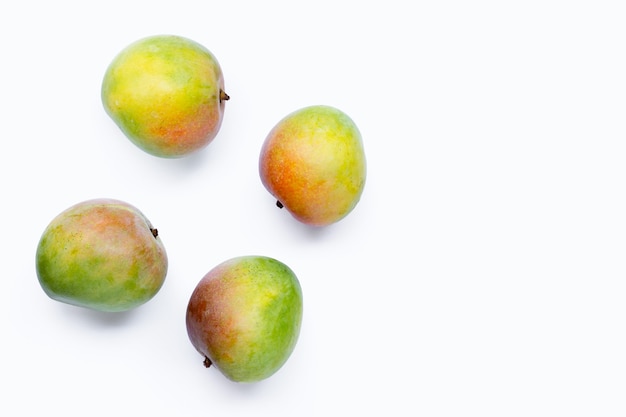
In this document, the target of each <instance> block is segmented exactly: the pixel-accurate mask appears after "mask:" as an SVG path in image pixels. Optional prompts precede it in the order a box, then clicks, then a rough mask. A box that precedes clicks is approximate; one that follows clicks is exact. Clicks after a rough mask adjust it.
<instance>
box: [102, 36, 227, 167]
mask: <svg viewBox="0 0 626 417" xmlns="http://www.w3.org/2000/svg"><path fill="white" fill-rule="evenodd" d="M101 98H102V103H103V106H104V109H105V111H106V113H107V114H108V115H109V116H110V117H111V119H112V120H113V121H114V122H115V123H116V124H117V126H118V127H119V128H120V129H121V130H122V131H123V132H124V134H125V135H126V136H127V137H128V138H129V139H130V140H131V141H132V142H133V143H134V144H135V145H137V146H138V147H139V148H141V149H143V150H144V151H146V152H148V153H150V154H152V155H155V156H158V157H163V158H179V157H183V156H187V155H190V154H192V153H195V152H197V151H199V150H200V149H203V148H204V147H206V146H207V145H208V144H209V143H211V142H212V141H213V139H214V138H215V137H216V135H217V133H218V132H219V130H220V127H221V124H222V119H223V117H224V108H225V102H226V101H227V100H228V99H229V98H230V97H229V95H228V94H226V92H225V91H224V76H223V73H222V69H221V67H220V65H219V63H218V61H217V59H216V58H215V56H214V55H213V54H212V53H211V52H210V51H209V50H208V49H207V48H206V47H204V46H203V45H201V44H199V43H197V42H195V41H193V40H191V39H187V38H184V37H181V36H175V35H155V36H150V37H146V38H143V39H139V40H137V41H135V42H133V43H132V44H130V45H128V46H127V47H126V48H124V49H123V50H122V51H121V52H120V53H119V54H118V55H117V56H116V57H115V58H114V59H113V61H112V62H111V63H110V64H109V66H108V68H107V69H106V72H105V74H104V78H103V81H102V87H101Z"/></svg>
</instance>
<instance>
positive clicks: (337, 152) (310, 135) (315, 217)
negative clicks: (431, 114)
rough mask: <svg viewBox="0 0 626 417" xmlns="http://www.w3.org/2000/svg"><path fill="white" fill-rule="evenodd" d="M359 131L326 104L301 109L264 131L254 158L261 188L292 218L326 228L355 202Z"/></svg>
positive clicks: (359, 179) (360, 184)
mask: <svg viewBox="0 0 626 417" xmlns="http://www.w3.org/2000/svg"><path fill="white" fill-rule="evenodd" d="M366 171H367V167H366V158H365V150H364V147H363V141H362V138H361V133H360V132H359V130H358V128H357V126H356V124H355V123H354V121H353V120H352V119H350V117H348V115H346V114H345V113H344V112H342V111H341V110H339V109H336V108H334V107H330V106H323V105H315V106H309V107H305V108H302V109H299V110H296V111H295V112H293V113H291V114H289V115H287V116H286V117H284V118H283V119H282V120H280V121H279V122H278V123H277V124H276V125H275V126H274V127H273V128H272V130H271V131H270V132H269V134H268V135H267V137H266V138H265V141H264V142H263V146H262V148H261V154H260V157H259V175H260V177H261V182H262V183H263V185H264V186H265V188H266V189H267V190H268V191H269V192H270V193H271V194H272V195H273V196H274V197H276V199H277V200H278V201H277V205H278V206H279V207H281V208H282V207H284V208H286V209H287V210H288V211H289V212H290V213H291V214H292V215H293V217H295V218H296V219H297V220H298V221H300V222H302V223H304V224H307V225H311V226H316V227H320V226H327V225H330V224H332V223H336V222H338V221H339V220H341V219H342V218H344V217H345V216H347V215H348V214H349V213H350V212H351V211H352V210H353V209H354V208H355V206H356V205H357V203H358V202H359V200H360V198H361V195H362V193H363V189H364V187H365V180H366V173H367V172H366Z"/></svg>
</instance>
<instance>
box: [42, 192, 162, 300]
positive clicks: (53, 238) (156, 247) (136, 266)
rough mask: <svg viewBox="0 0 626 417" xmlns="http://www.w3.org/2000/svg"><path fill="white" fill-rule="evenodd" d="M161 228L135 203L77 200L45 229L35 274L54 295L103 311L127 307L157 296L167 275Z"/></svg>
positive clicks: (47, 292)
mask: <svg viewBox="0 0 626 417" xmlns="http://www.w3.org/2000/svg"><path fill="white" fill-rule="evenodd" d="M167 267H168V260H167V254H166V252H165V248H164V246H163V243H162V242H161V239H160V237H159V236H158V231H157V229H156V228H154V227H153V226H152V225H151V223H150V222H149V221H148V219H147V218H146V217H145V216H144V215H143V214H142V213H141V212H140V211H139V210H138V209H137V208H136V207H134V206H132V205H130V204H128V203H126V202H123V201H119V200H114V199H94V200H87V201H83V202H81V203H78V204H76V205H74V206H72V207H70V208H68V209H66V210H65V211H63V212H62V213H60V214H59V215H57V216H56V217H55V218H54V219H53V220H52V221H51V222H50V223H49V224H48V226H47V227H46V229H45V230H44V232H43V234H42V236H41V238H40V240H39V243H38V245H37V252H36V272H37V277H38V279H39V283H40V284H41V287H42V289H43V290H44V291H45V293H46V294H47V295H48V296H49V297H50V298H52V299H54V300H57V301H60V302H63V303H67V304H72V305H76V306H80V307H85V308H90V309H93V310H99V311H109V312H115V311H125V310H130V309H133V308H135V307H138V306H139V305H141V304H144V303H145V302H147V301H148V300H150V299H151V298H152V297H154V296H155V295H156V294H157V292H158V291H159V290H160V288H161V286H162V285H163V283H164V281H165V277H166V274H167Z"/></svg>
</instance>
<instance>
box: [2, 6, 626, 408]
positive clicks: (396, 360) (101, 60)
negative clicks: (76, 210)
mask: <svg viewBox="0 0 626 417" xmlns="http://www.w3.org/2000/svg"><path fill="white" fill-rule="evenodd" d="M623 4H624V3H623V2H622V1H617V0H616V1H603V0H594V1H582V0H581V1H565V0H563V1H557V0H541V1H534V0H526V1H496V0H493V1H487V0H478V1H452V0H440V1H417V2H409V1H396V0H387V1H383V2H358V1H338V0H333V1H329V0H317V1H314V2H293V1H276V0H266V1H262V2H256V1H225V0H222V1H195V2H193V1H186V0H176V1H157V0H152V1H132V0H124V1H107V2H95V3H94V2H78V1H75V2H73V1H64V0H58V1H53V2H49V1H42V0H40V1H27V0H25V1H20V2H10V3H9V2H5V3H3V5H2V6H1V7H0V35H1V36H0V39H1V41H0V42H1V43H2V44H1V50H0V53H1V56H2V59H1V64H0V115H1V118H2V119H1V120H2V123H1V130H0V132H1V141H2V142H1V145H0V149H1V152H0V155H1V156H0V157H1V158H2V161H1V162H0V170H1V171H0V174H1V175H0V179H1V181H2V203H1V207H0V210H1V214H0V219H2V226H1V227H2V229H1V230H2V238H1V239H0V245H2V246H1V247H0V254H1V255H0V256H1V259H2V262H1V264H2V274H1V278H0V297H2V298H1V302H0V305H1V308H2V311H1V315H0V320H1V322H0V326H1V327H0V328H1V329H2V343H1V345H0V349H1V351H0V353H1V354H0V358H1V360H2V362H1V363H0V379H1V382H2V394H1V400H0V415H3V416H5V415H7V416H8V415H12V416H26V415H40V413H42V412H46V414H48V413H53V415H64V416H84V415H92V416H110V415H120V416H132V415H142V416H144V415H155V414H156V413H159V414H158V415H166V414H167V415H176V416H192V415H193V416H195V415H215V416H218V415H219V416H251V415H255V416H312V415H320V416H322V415H324V416H328V415H332V416H335V415H337V416H340V415H348V416H353V415H354V416H356V415H363V414H365V413H368V414H367V415H388V416H469V415H471V416H481V417H484V416H551V417H552V416H604V417H606V416H618V415H619V416H623V415H625V414H626V397H625V396H624V393H625V391H626V336H625V335H626V283H625V279H626V263H625V260H626V143H625V137H626V124H625V121H626V81H625V80H626V58H625V57H626V25H625V24H624V22H625V21H626V9H625V6H623ZM160 33H170V34H177V35H182V36H187V37H189V38H192V39H194V40H196V41H198V42H199V43H202V44H203V45H205V46H206V47H207V48H208V49H210V50H211V51H212V52H213V53H214V55H215V56H216V57H217V58H218V60H219V62H220V64H221V66H222V69H223V71H224V74H225V80H226V91H227V93H228V94H229V95H230V96H231V100H230V101H229V102H228V103H227V106H226V113H225V118H224V122H223V125H222V129H221V131H220V133H219V134H218V136H217V138H216V139H215V140H214V142H213V143H212V144H211V145H210V146H209V147H208V148H205V150H203V151H202V152H201V153H199V154H197V155H194V156H192V157H188V158H183V159H177V160H166V159H159V158H156V157H153V156H150V155H148V154H146V153H143V152H142V151H140V150H139V149H138V148H136V147H135V146H134V145H133V144H132V143H131V142H130V141H128V140H127V139H126V138H125V137H124V136H123V135H122V133H121V131H120V130H119V129H118V128H117V127H116V126H115V125H114V124H113V122H112V121H111V120H110V119H109V118H108V116H107V115H106V114H105V112H104V110H103V107H102V104H101V101H100V85H101V81H102V76H103V74H104V71H105V69H106V67H107V65H108V64H109V62H110V61H111V60H112V59H113V57H114V56H115V55H116V54H117V52H119V51H120V50H121V49H122V48H123V47H125V46H126V45H127V44H129V43H130V42H133V41H135V40H137V39H138V38H141V37H144V36H148V35H153V34H160ZM310 104H328V105H333V106H335V107H338V108H340V109H342V110H343V111H345V112H346V113H347V114H348V115H350V116H351V117H352V118H353V120H354V121H355V122H356V123H357V125H358V126H359V128H360V130H361V133H362V135H363V140H364V144H365V149H366V154H367V160H368V177H367V183H366V186H365V191H364V193H363V196H362V199H361V201H360V203H359V204H358V205H357V207H356V209H355V210H354V211H353V212H352V213H351V214H350V215H349V216H348V217H347V218H345V219H344V220H342V221H341V222H339V223H337V224H335V225H333V226H330V227H327V228H324V229H321V230H312V229H310V228H307V227H305V226H303V225H301V224H298V223H296V221H295V220H294V219H293V218H291V217H290V216H289V215H288V213H287V212H286V211H281V210H278V209H277V208H276V207H275V206H274V200H273V198H272V197H271V196H270V195H269V193H267V192H266V191H265V189H264V188H263V186H262V185H261V182H260V180H259V177H258V171H257V163H258V154H259V151H260V147H261V144H262V141H263V140H264V138H265V135H266V134H267V133H268V131H269V130H270V129H271V127H272V126H273V125H274V124H275V123H276V122H277V121H278V120H279V119H280V118H282V117H283V116H284V115H286V114H287V113H289V112H291V111H293V110H295V109H297V108H300V107H303V106H306V105H310ZM95 197H112V198H118V199H122V200H125V201H127V202H129V203H131V204H133V205H135V206H137V207H138V208H139V209H140V210H142V211H143V212H144V213H145V214H146V216H147V217H148V218H149V219H150V220H151V221H152V223H153V224H154V225H155V226H156V227H157V228H158V230H159V232H160V235H161V237H162V240H163V242H164V244H165V246H166V249H167V251H168V255H169V261H170V269H169V272H168V276H167V280H166V283H165V285H164V286H163V288H162V289H161V291H160V292H159V294H158V295H157V296H156V297H155V298H154V299H152V300H151V301H150V302H149V303H147V304H145V305H144V306H142V307H140V308H138V309H136V310H134V311H132V312H130V313H126V314H113V315H107V314H98V313H95V312H90V311H86V310H82V309H78V308H75V307H71V306H67V305H64V304H61V303H58V302H55V301H52V300H50V299H49V298H47V297H46V296H45V294H44V293H43V291H42V290H41V288H40V287H39V284H38V281H37V278H36V274H35V267H34V256H35V250H36V245H37V242H38V240H39V237H40V235H41V233H42V232H43V230H44V228H45V227H46V225H47V224H48V222H49V221H50V220H52V218H53V217H54V216H55V215H56V214H58V213H59V212H61V211H62V210H64V209H65V208H67V207H69V206H70V205H72V204H74V203H77V202H80V201H82V200H86V199H89V198H95ZM248 254H260V255H267V256H272V257H275V258H277V259H279V260H281V261H283V262H284V263H286V264H287V265H289V266H290V267H291V268H292V269H293V270H294V271H295V272H296V274H297V275H298V277H299V279H300V282H301V285H302V288H303V292H304V302H305V315H304V321H303V327H302V332H301V335H300V339H299V341H298V345H297V346H296V349H295V351H294V353H293V355H292V356H291V358H290V359H289V361H288V362H287V364H286V365H285V366H284V367H283V368H282V369H281V370H280V371H279V372H278V373H277V374H275V375H274V376H272V377H271V378H270V379H267V380H265V381H263V382H260V383H256V384H248V385H242V384H236V383H232V382H230V381H228V380H227V379H225V378H224V377H223V376H222V375H221V374H219V373H218V371H216V370H215V369H214V368H211V369H208V370H207V369H205V368H204V367H203V366H202V358H201V357H200V355H199V354H197V353H196V352H195V350H194V349H193V347H192V346H191V344H190V342H189V340H188V338H187V334H186V330H185V324H184V314H185V308H186V305H187V301H188V298H189V296H190V294H191V291H192V290H193V288H194V287H195V285H196V283H197V282H198V281H199V280H200V278H202V276H203V275H204V274H205V273H206V272H208V271H209V270H210V269H211V268H212V267H213V266H215V265H217V264H218V263H220V262H222V261H224V260H226V259H228V258H231V257H234V256H239V255H248ZM36 413H37V414H36Z"/></svg>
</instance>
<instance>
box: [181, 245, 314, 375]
mask: <svg viewBox="0 0 626 417" xmlns="http://www.w3.org/2000/svg"><path fill="white" fill-rule="evenodd" d="M302 311H303V303H302V289H301V287H300V283H299V281H298V278H297V277H296V275H295V274H294V272H293V271H292V270H291V269H290V268H289V267H288V266H286V265H285V264H283V263H282V262H280V261H277V260H275V259H273V258H268V257H264V256H242V257H237V258H232V259H230V260H227V261H225V262H223V263H221V264H219V265H218V266H216V267H215V268H213V269H212V270H211V271H209V272H208V273H207V274H206V275H205V276H204V277H203V278H202V279H201V280H200V282H199V283H198V285H197V286H196V288H195V289H194V291H193V293H192V295H191V297H190V299H189V304H188V306H187V314H186V324H187V333H188V335H189V339H190V341H191V343H192V344H193V346H194V347H195V348H196V350H197V351H198V352H199V353H200V354H202V355H203V356H204V357H205V366H210V365H211V364H213V365H214V366H215V367H216V368H218V369H219V371H220V372H221V373H222V374H224V375H225V376H226V377H227V378H228V379H230V380H232V381H235V382H247V383H249V382H258V381H261V380H263V379H266V378H268V377H270V376H271V375H273V374H274V373H275V372H276V371H278V370H279V369H280V368H281V367H282V366H283V365H284V363H285V362H286V361H287V359H288V358H289V356H290V355H291V353H292V352H293V350H294V348H295V345H296V342H297V339H298V336H299V334H300V327H301V322H302Z"/></svg>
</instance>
